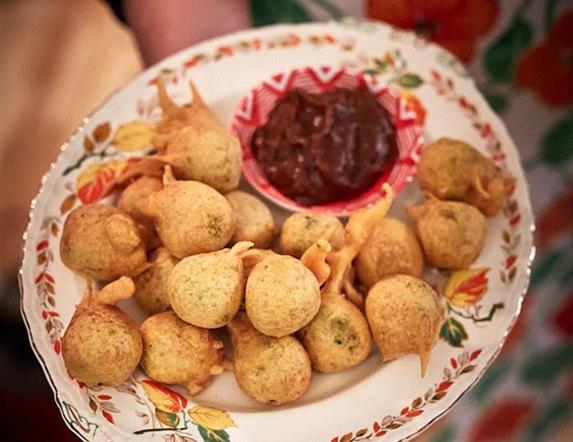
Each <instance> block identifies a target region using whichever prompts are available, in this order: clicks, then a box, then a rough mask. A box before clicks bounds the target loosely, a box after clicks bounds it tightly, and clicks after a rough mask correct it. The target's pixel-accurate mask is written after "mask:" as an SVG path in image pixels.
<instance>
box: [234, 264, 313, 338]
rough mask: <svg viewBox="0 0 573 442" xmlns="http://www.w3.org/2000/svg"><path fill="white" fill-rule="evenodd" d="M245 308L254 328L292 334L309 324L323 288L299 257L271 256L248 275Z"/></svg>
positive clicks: (277, 333)
mask: <svg viewBox="0 0 573 442" xmlns="http://www.w3.org/2000/svg"><path fill="white" fill-rule="evenodd" d="M245 307H246V310H247V314H248V315H249V319H250V320H251V322H252V323H253V325H254V327H255V328H256V329H257V330H258V331H260V332H261V333H264V334H265V335H268V336H275V337H281V336H286V335H290V334H292V333H294V332H296V331H297V330H299V329H300V328H302V327H304V326H305V325H306V324H308V323H309V322H310V321H311V320H312V318H314V316H315V315H316V313H317V312H318V309H319V307H320V288H319V285H318V281H317V279H316V277H315V276H314V275H313V273H312V272H311V271H310V270H309V269H307V268H306V267H305V266H304V265H303V264H302V263H301V262H300V261H299V260H298V259H295V258H293V257H292V256H287V255H274V256H273V255H271V256H268V257H266V258H264V259H263V260H262V261H261V262H259V263H258V264H257V265H256V266H255V267H254V268H253V269H252V270H251V273H250V274H249V277H248V279H247V285H246V289H245Z"/></svg>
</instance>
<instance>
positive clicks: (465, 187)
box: [418, 138, 515, 216]
mask: <svg viewBox="0 0 573 442" xmlns="http://www.w3.org/2000/svg"><path fill="white" fill-rule="evenodd" d="M418 181H419V183H420V187H422V189H424V190H426V191H428V192H430V193H432V194H434V195H435V196H437V197H438V198H440V199H445V200H459V201H465V202H466V203H469V204H471V205H472V206H475V207H477V208H478V209H479V210H481V211H482V213H483V214H484V215H486V216H495V215H497V214H498V213H499V211H500V210H501V207H502V206H503V202H504V200H505V197H506V194H507V191H508V190H509V189H510V188H511V187H512V186H513V184H514V183H515V178H513V177H510V176H507V175H505V174H503V173H502V172H501V171H500V170H499V168H497V167H496V166H495V164H494V163H493V161H491V160H490V159H489V158H486V157H485V156H483V155H482V154H481V153H479V152H478V151H477V150H476V149H475V148H474V147H472V146H470V145H469V144H467V143H464V142H463V141H459V140H454V139H451V138H440V139H439V140H437V141H434V142H433V143H430V144H429V145H428V146H427V147H426V148H425V150H424V154H423V155H422V158H421V160H420V164H419V166H418Z"/></svg>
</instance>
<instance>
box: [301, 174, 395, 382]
mask: <svg viewBox="0 0 573 442" xmlns="http://www.w3.org/2000/svg"><path fill="white" fill-rule="evenodd" d="M384 189H385V191H386V197H385V198H384V199H383V200H381V201H380V202H378V203H377V204H376V205H374V206H373V207H370V208H368V209H363V210H360V211H358V212H354V213H353V214H352V215H351V216H350V218H349V220H348V223H347V224H346V228H345V244H344V247H342V249H340V250H339V251H336V252H331V253H330V254H329V255H328V256H327V258H326V262H327V263H328V264H329V265H330V270H331V271H330V275H327V280H326V282H325V284H324V286H323V288H322V291H321V296H322V302H321V305H320V309H319V311H318V314H317V315H316V316H315V317H314V318H313V320H312V321H310V323H309V324H308V325H306V326H305V327H304V328H302V329H301V330H300V331H299V332H298V336H299V337H300V339H301V342H302V344H303V345H304V347H305V349H306V351H307V352H308V355H309V357H310V360H311V361H312V366H313V368H314V369H315V370H317V371H321V372H323V373H334V372H338V371H342V370H346V369H347V368H350V367H354V366H355V365H358V364H359V363H360V362H362V361H363V360H364V359H366V358H367V357H368V354H369V353H370V350H371V349H372V337H371V335H370V330H369V328H368V323H367V322H366V318H365V317H364V315H363V313H362V312H361V311H360V309H359V308H358V307H356V305H354V304H353V303H352V302H350V301H349V300H348V299H347V298H346V297H345V296H344V294H343V291H345V292H346V295H347V296H348V289H347V288H345V286H347V285H349V274H350V271H351V269H352V261H353V260H354V258H355V257H356V255H357V254H358V251H359V250H360V249H361V248H362V247H363V246H364V244H365V243H366V242H367V241H368V239H369V237H370V235H371V233H372V231H373V229H374V226H375V225H377V224H378V223H379V222H380V221H381V220H382V219H384V217H385V216H386V213H387V212H388V210H389V209H390V205H391V203H392V197H393V195H392V189H391V188H390V187H389V186H388V185H385V186H384ZM317 246H318V243H317ZM311 251H312V249H309V251H308V252H307V253H311ZM317 252H320V250H318V251H317ZM305 255H306V254H305ZM317 255H318V257H320V253H317ZM306 256H307V257H308V255H306ZM305 261H306V259H305ZM311 262H313V266H312V268H313V269H315V270H314V271H316V272H317V275H326V273H325V272H324V269H323V266H322V265H318V264H319V260H316V261H315V260H313V261H311ZM319 277H320V276H319Z"/></svg>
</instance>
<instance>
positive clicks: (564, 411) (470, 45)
mask: <svg viewBox="0 0 573 442" xmlns="http://www.w3.org/2000/svg"><path fill="white" fill-rule="evenodd" d="M251 8H252V13H253V17H254V22H255V24H256V25H264V24H271V23H276V22H298V21H308V20H311V19H315V18H318V19H324V18H326V17H331V18H340V17H342V16H343V15H354V16H362V15H363V16H367V17H370V18H374V19H378V20H384V21H386V22H389V23H391V24H394V25H396V26H399V27H402V28H406V29H413V30H415V31H416V32H418V33H419V34H421V35H423V36H425V37H426V38H429V39H431V40H433V41H435V42H436V43H438V44H441V45H442V46H444V47H446V48H447V49H449V50H450V51H452V52H453V53H454V54H456V55H457V56H458V57H459V58H460V59H461V60H462V61H463V62H464V63H465V64H466V66H467V68H468V70H469V71H470V73H471V74H472V75H473V77H474V78H475V79H476V82H477V84H478V86H479V88H480V89H481V91H482V92H483V93H484V95H485V96H486V98H487V100H488V101H489V103H490V104H491V106H492V107H493V108H494V109H495V110H496V111H497V112H498V113H499V114H500V115H501V117H502V118H503V119H504V121H505V123H506V125H507V127H508V129H509V131H510V133H511V134H512V136H513V138H514V140H515V142H516V144H517V146H518V148H519V150H520V154H521V158H522V161H523V165H524V168H525V171H526V173H527V178H528V181H529V185H530V190H531V199H532V203H533V206H534V210H535V212H536V217H537V232H536V245H537V257H536V259H535V262H534V265H533V271H532V279H531V286H530V291H529V295H528V296H527V297H526V300H525V303H524V307H523V310H522V313H521V316H520V318H519V320H518V322H517V324H516V326H515V328H514V330H513V331H512V333H511V335H510V337H509V339H508V341H507V343H506V345H505V347H504V349H503V351H502V354H501V355H500V357H499V358H498V360H497V361H496V362H495V363H494V365H493V366H492V367H491V369H490V370H489V371H488V372H487V373H486V375H485V377H484V378H483V379H482V380H481V381H480V382H479V383H478V384H477V386H476V387H475V388H474V389H473V390H472V391H471V392H470V393H469V395H467V396H466V397H464V398H463V399H462V400H461V401H460V403H459V404H458V405H457V406H456V407H455V408H454V409H453V411H452V412H451V413H450V414H449V415H448V416H447V417H446V418H445V419H443V420H441V421H440V422H438V423H437V424H436V425H435V426H434V427H432V429H430V430H429V431H428V432H427V433H426V434H424V435H423V436H422V437H421V439H423V440H430V441H436V442H438V441H440V442H446V441H453V440H456V441H465V440H467V441H472V442H473V441H508V440H524V441H540V440H555V441H557V440H573V182H572V178H573V2H571V1H566V0H561V1H560V0H538V1H531V0H521V1H509V0H506V1H494V0H365V1H364V2H360V1H358V0H356V1H344V0H338V1H326V0H281V1H280V2H270V1H266V0H251Z"/></svg>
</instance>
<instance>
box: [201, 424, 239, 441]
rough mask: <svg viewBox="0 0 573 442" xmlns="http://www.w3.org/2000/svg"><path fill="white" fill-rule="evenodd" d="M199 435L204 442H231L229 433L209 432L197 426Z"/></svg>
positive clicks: (222, 431) (220, 431)
mask: <svg viewBox="0 0 573 442" xmlns="http://www.w3.org/2000/svg"><path fill="white" fill-rule="evenodd" d="M197 429H198V430H199V434H200V435H201V437H202V438H203V441H204V442H230V441H231V439H229V433H227V432H226V431H225V430H209V429H208V428H205V427H202V426H201V425H199V426H197Z"/></svg>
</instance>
